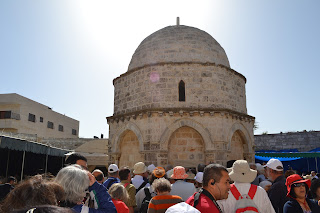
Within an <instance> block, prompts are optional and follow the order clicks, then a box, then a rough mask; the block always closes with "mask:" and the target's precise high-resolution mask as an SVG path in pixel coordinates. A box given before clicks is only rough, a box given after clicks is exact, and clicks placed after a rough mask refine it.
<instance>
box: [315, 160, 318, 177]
mask: <svg viewBox="0 0 320 213" xmlns="http://www.w3.org/2000/svg"><path fill="white" fill-rule="evenodd" d="M315 159H316V168H317V173H318V160H317V157H315Z"/></svg>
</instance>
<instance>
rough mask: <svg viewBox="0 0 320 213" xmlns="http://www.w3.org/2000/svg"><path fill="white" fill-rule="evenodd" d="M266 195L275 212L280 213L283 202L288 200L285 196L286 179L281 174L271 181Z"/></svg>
mask: <svg viewBox="0 0 320 213" xmlns="http://www.w3.org/2000/svg"><path fill="white" fill-rule="evenodd" d="M268 196H269V199H270V201H271V203H272V206H273V208H274V210H275V211H276V212H277V213H282V212H283V206H284V204H285V203H286V202H287V201H288V200H289V198H288V197H287V187H286V179H285V177H284V176H283V175H282V176H279V177H277V178H276V179H275V180H274V181H273V184H272V186H271V188H270V189H269V191H268Z"/></svg>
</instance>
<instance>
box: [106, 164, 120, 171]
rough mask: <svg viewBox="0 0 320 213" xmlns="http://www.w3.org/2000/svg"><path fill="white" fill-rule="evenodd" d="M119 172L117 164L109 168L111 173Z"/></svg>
mask: <svg viewBox="0 0 320 213" xmlns="http://www.w3.org/2000/svg"><path fill="white" fill-rule="evenodd" d="M117 171H119V168H118V166H117V165H116V164H111V165H110V166H109V167H108V172H109V173H114V172H117Z"/></svg>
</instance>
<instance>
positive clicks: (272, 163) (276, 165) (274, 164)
mask: <svg viewBox="0 0 320 213" xmlns="http://www.w3.org/2000/svg"><path fill="white" fill-rule="evenodd" d="M263 167H269V168H270V169H273V170H275V171H283V164H282V163H281V161H279V160H278V159H274V158H271V159H270V160H269V161H268V163H267V164H266V165H264V166H263Z"/></svg>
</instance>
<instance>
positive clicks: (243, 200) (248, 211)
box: [230, 184, 259, 213]
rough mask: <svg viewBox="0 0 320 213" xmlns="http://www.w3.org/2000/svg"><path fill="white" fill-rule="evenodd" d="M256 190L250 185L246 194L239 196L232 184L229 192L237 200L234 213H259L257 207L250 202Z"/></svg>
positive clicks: (254, 186)
mask: <svg viewBox="0 0 320 213" xmlns="http://www.w3.org/2000/svg"><path fill="white" fill-rule="evenodd" d="M257 188H258V187H257V186H256V185H253V184H251V186H250V189H249V192H248V194H243V195H241V194H240V192H239V191H238V189H237V187H236V186H235V185H234V184H231V188H230V191H231V193H232V194H233V196H234V198H235V199H236V200H237V201H236V205H235V208H234V212H235V213H242V212H245V213H253V212H255V213H257V212H258V213H259V211H258V207H257V206H256V204H255V203H254V202H253V200H252V199H253V198H254V196H255V194H256V191H257Z"/></svg>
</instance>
